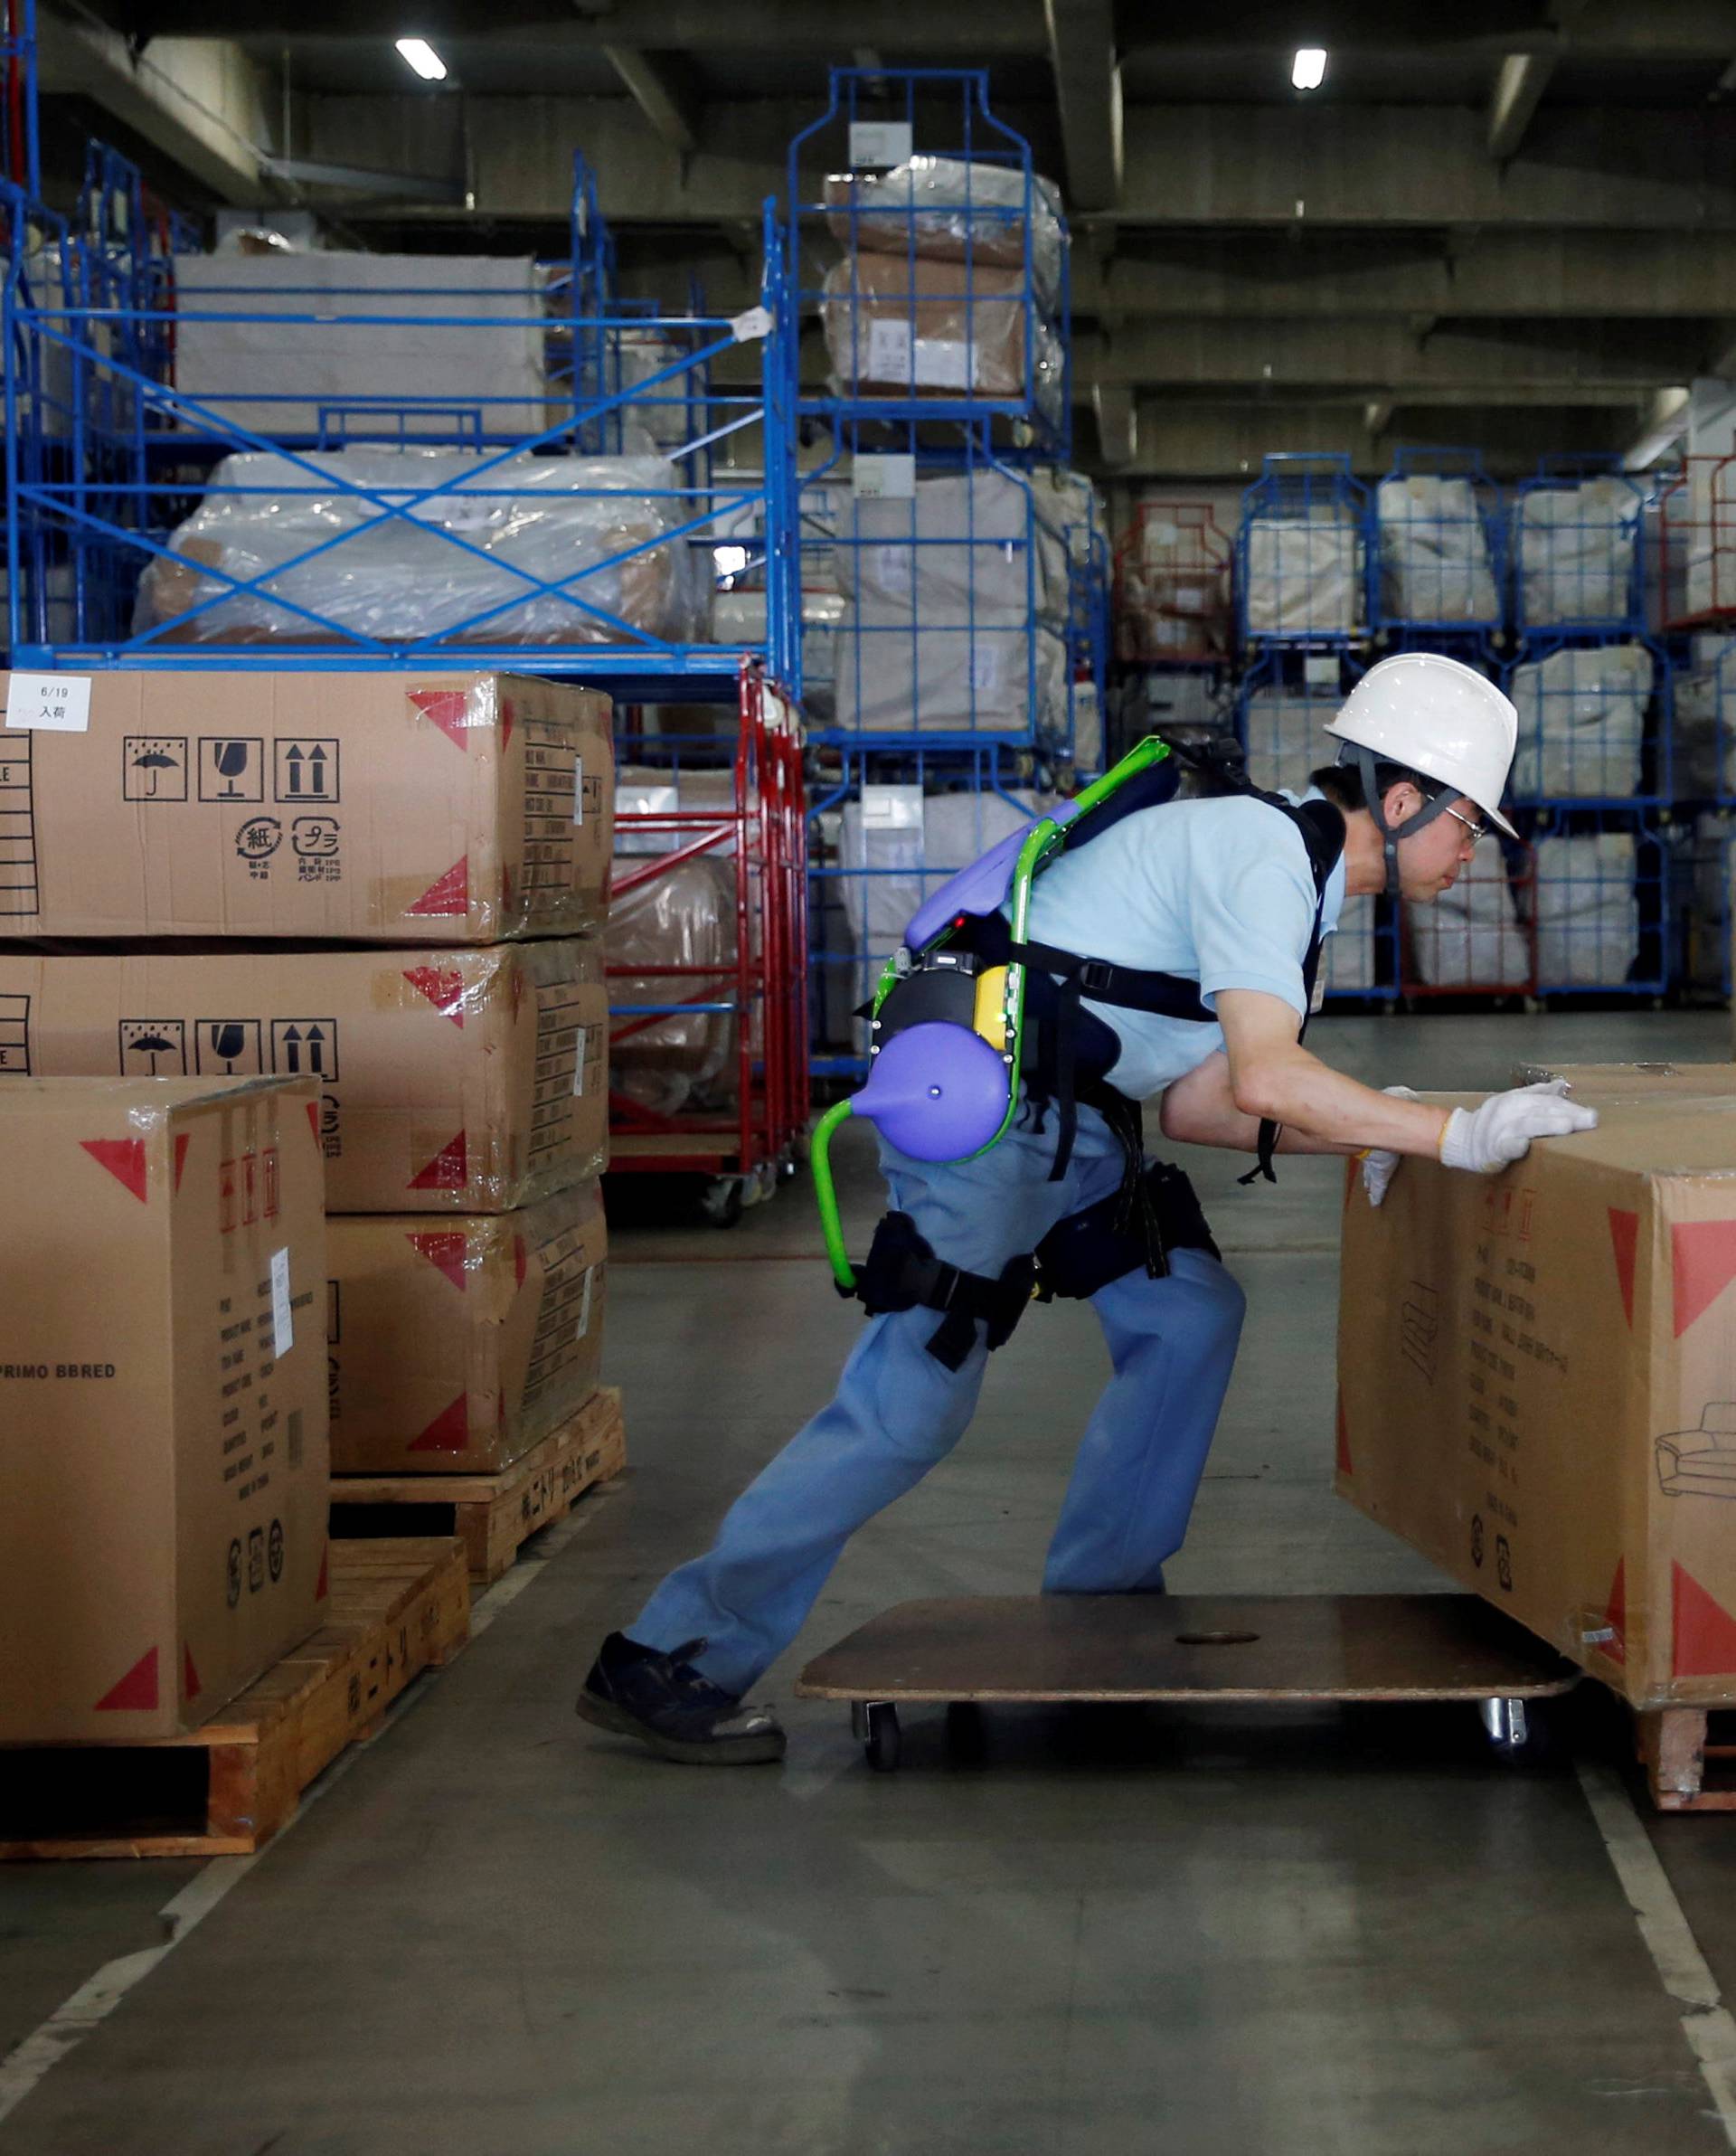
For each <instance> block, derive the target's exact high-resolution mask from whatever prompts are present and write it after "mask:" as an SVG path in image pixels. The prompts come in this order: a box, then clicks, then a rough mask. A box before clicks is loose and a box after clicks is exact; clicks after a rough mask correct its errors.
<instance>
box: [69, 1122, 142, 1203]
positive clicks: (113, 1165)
mask: <svg viewBox="0 0 1736 2156" xmlns="http://www.w3.org/2000/svg"><path fill="white" fill-rule="evenodd" d="M79 1143H80V1145H81V1146H82V1147H83V1148H84V1149H85V1151H86V1152H87V1153H89V1154H90V1158H92V1159H93V1160H94V1161H96V1162H98V1163H99V1166H101V1167H103V1168H107V1169H108V1170H109V1174H110V1175H111V1176H113V1177H114V1178H115V1180H116V1182H117V1183H124V1184H125V1185H126V1186H127V1189H128V1190H130V1191H131V1192H132V1194H133V1196H135V1197H136V1198H137V1200H138V1201H139V1203H140V1204H141V1205H143V1204H144V1203H145V1189H146V1184H145V1140H144V1139H142V1138H81V1139H80V1140H79Z"/></svg>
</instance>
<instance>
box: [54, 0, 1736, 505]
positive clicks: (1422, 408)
mask: <svg viewBox="0 0 1736 2156" xmlns="http://www.w3.org/2000/svg"><path fill="white" fill-rule="evenodd" d="M44 16H45V20H44V23H43V28H42V48H43V83H44V91H45V94H47V95H49V96H50V97H59V98H61V99H68V100H77V106H76V114H77V116H78V117H90V118H91V121H92V124H93V125H94V126H95V127H96V128H98V130H99V131H101V132H107V133H109V136H110V137H111V138H114V139H117V140H118V141H119V142H120V143H121V145H122V147H134V148H135V149H137V150H138V151H139V152H140V154H141V155H144V156H147V157H148V158H149V160H150V169H151V171H152V172H153V174H154V175H155V176H156V178H157V180H158V182H159V184H161V185H162V186H163V187H164V189H165V192H166V193H169V194H179V196H180V197H181V198H182V199H183V200H184V201H188V202H190V203H204V204H211V203H233V204H244V205H267V204H269V203H288V202H297V203H303V204H305V205H307V206H312V207H316V208H317V209H319V210H320V211H321V212H322V213H325V215H326V216H328V217H329V218H330V219H331V220H332V222H333V223H334V225H335V229H336V230H337V231H338V232H340V233H342V234H344V235H346V236H347V237H348V238H349V239H350V240H351V241H353V242H354V243H360V244H366V245H369V246H374V247H401V248H414V249H424V248H467V249H472V250H484V251H496V250H503V249H507V248H513V249H526V250H530V249H533V250H535V251H539V252H547V253H559V252H561V251H563V249H564V245H565V236H564V235H565V218H566V213H567V203H568V196H569V192H570V163H571V151H572V149H573V148H574V147H582V148H583V150H584V151H585V153H586V155H587V156H588V157H589V158H590V162H591V164H592V165H594V166H595V168H596V170H597V172H598V175H599V184H600V190H601V198H602V203H603V207H604V210H605V212H606V213H607V215H608V216H609V221H610V222H611V223H612V225H613V226H614V228H615V230H616V232H617V234H618V239H619V243H620V255H621V262H622V269H623V279H624V282H625V284H626V286H627V289H628V290H630V291H634V292H637V293H640V294H643V295H645V296H646V297H652V298H662V299H664V300H665V301H666V302H667V303H669V304H672V305H673V304H677V303H679V302H680V300H681V299H682V298H683V297H684V293H685V290H686V288H687V279H688V275H689V273H690V272H695V273H697V274H698V275H699V276H700V277H701V278H702V279H703V283H704V288H705V292H706V297H707V300H708V302H709V303H710V304H712V305H719V306H731V307H732V306H735V305H738V304H746V302H747V300H748V299H749V298H750V296H751V290H752V287H753V284H754V282H755V280H756V278H757V249H758V217H759V206H760V203H761V201H762V200H763V198H764V197H765V196H767V195H768V194H775V193H777V192H778V190H779V188H780V185H781V182H782V176H783V147H784V145H785V144H786V143H787V142H788V139H789V137H791V135H792V134H794V133H795V132H796V131H797V129H799V128H802V127H803V126H805V125H806V124H807V122H808V121H809V120H810V119H812V118H814V117H815V116H816V114H817V113H818V112H819V111H821V110H822V109H824V105H825V99H826V68H827V66H828V64H830V63H833V62H838V61H843V62H854V64H856V65H858V66H863V67H868V68H882V67H883V68H886V69H889V70H892V69H901V68H909V67H935V68H958V67H975V66H982V67H986V68H987V69H988V71H989V73H990V81H991V86H992V94H993V98H994V102H995V110H996V111H997V113H999V114H1001V115H1002V116H1003V117H1005V118H1006V119H1007V120H1008V121H1009V122H1011V123H1012V124H1013V125H1014V126H1015V127H1017V128H1020V129H1021V130H1022V131H1023V132H1024V133H1025V134H1026V135H1027V136H1028V137H1029V139H1030V141H1031V143H1032V145H1033V150H1034V151H1035V154H1036V156H1037V159H1038V162H1039V165H1040V166H1041V168H1042V169H1043V170H1045V171H1047V172H1050V173H1052V174H1053V175H1054V176H1055V177H1056V178H1057V179H1058V180H1060V181H1061V184H1062V185H1063V188H1064V190H1065V193H1066V195H1067V199H1068V203H1069V207H1070V212H1071V218H1072V224H1073V231H1074V235H1075V253H1074V281H1073V294H1074V317H1075V329H1076V359H1075V394H1076V397H1077V399H1078V401H1079V402H1080V406H1081V408H1082V409H1081V411H1080V422H1081V423H1080V428H1079V438H1080V451H1081V454H1082V455H1083V456H1084V457H1085V458H1086V459H1087V460H1090V461H1095V462H1097V463H1098V465H1099V468H1105V469H1111V470H1118V471H1121V472H1126V473H1128V474H1133V475H1137V474H1147V473H1148V474H1153V475H1162V476H1165V477H1183V476H1186V477H1198V478H1231V477H1234V476H1236V475H1238V474H1239V473H1241V471H1243V470H1244V469H1246V468H1247V467H1248V466H1249V464H1250V462H1257V460H1258V459H1259V457H1260V454H1261V453H1262V452H1263V451H1264V450H1266V449H1274V448H1286V449H1347V450H1349V451H1351V452H1352V453H1353V455H1354V458H1355V459H1356V462H1357V465H1358V467H1359V468H1362V469H1364V470H1379V469H1382V468H1384V466H1385V465H1386V464H1387V462H1388V461H1389V460H1390V455H1391V448H1392V443H1393V442H1394V441H1395V440H1400V439H1403V440H1412V441H1416V440H1433V441H1449V442H1464V443H1476V444H1478V445H1480V446H1482V447H1483V448H1484V449H1485V450H1486V454H1487V455H1488V456H1489V458H1490V460H1491V463H1492V464H1493V466H1494V467H1495V468H1497V469H1498V470H1501V471H1507V472H1511V471H1514V470H1517V469H1524V468H1530V467H1531V466H1532V465H1533V463H1534V461H1535V459H1536V458H1537V456H1538V455H1539V454H1541V453H1544V452H1547V451H1556V450H1578V449H1620V450H1623V451H1624V452H1629V451H1631V452H1634V453H1635V454H1636V455H1640V454H1643V453H1644V452H1645V450H1646V449H1650V450H1652V451H1653V452H1654V453H1656V449H1657V448H1658V446H1659V445H1660V444H1662V443H1663V442H1665V441H1667V440H1668V439H1669V437H1670V433H1671V430H1672V427H1673V425H1674V424H1675V412H1676V411H1677V409H1678V407H1679V406H1680V405H1681V404H1682V403H1683V402H1684V392H1685V389H1686V386H1687V384H1688V383H1691V382H1692V381H1693V380H1694V378H1695V377H1697V376H1702V375H1708V374H1723V373H1727V372H1736V5H1712V4H1710V0H1628V4H1626V5H1623V4H1621V0H1553V4H1552V5H1549V4H1543V0H1531V4H1529V5H1501V4H1499V0H1458V4H1457V5H1451V6H1443V5H1440V4H1439V0H1434V4H1433V5H1409V4H1408V0H1375V4H1366V5H1330V4H1326V0H1320V4H1318V5H1241V6H1239V5H1234V0H1226V4H1224V5H1218V6H1216V7H1212V8H1201V9H1192V10H1185V11H1184V10H1181V9H1176V8H1169V7H1161V6H1156V5H1126V4H1124V5H1119V6H1117V5H1112V4H1111V0H947V5H935V0H855V4H854V5H852V4H851V0H390V4H388V0H278V5H275V6H261V5H246V4H245V0H139V4H137V5H131V4H128V0H101V4H87V0H79V4H78V5H76V6H75V5H69V4H68V0H44ZM284 22H293V23H294V24H295V28H294V30H293V31H292V32H288V33H286V32H285V31H284V30H283V29H282V28H280V27H278V25H279V24H281V23H284ZM412 33H413V34H416V35H420V36H421V37H424V38H426V39H428V40H429V42H430V43H432V44H433V45H434V46H435V47H436V48H437V50H438V51H439V54H440V56H441V58H442V59H443V60H444V61H445V63H446V65H447V68H448V75H447V79H446V80H444V81H443V82H439V83H433V84H424V83H422V82H420V81H419V80H416V79H415V78H414V77H413V76H412V75H411V74H410V71H409V70H408V69H407V68H406V67H405V65H404V63H403V62H402V61H401V60H400V58H399V57H398V54H397V52H395V50H394V43H393V41H394V40H395V39H397V38H399V37H401V36H404V35H407V34H412ZM1301 44H1316V45H1321V46H1324V47H1325V48H1326V51H1327V53H1328V56H1329V57H1328V62H1327V71H1326V80H1325V82H1324V84H1323V85H1322V87H1321V88H1320V89H1319V90H1314V91H1311V92H1300V91H1297V90H1294V89H1292V87H1291V84H1290V62H1291V55H1292V52H1293V51H1294V49H1295V48H1296V47H1297V45H1301ZM52 110H53V108H52V105H51V107H50V113H51V116H52ZM49 132H50V134H51V137H52V134H53V129H52V124H51V128H50V130H49ZM68 132H69V133H70V132H71V130H68ZM919 147H920V134H919Z"/></svg>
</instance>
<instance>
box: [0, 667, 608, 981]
mask: <svg viewBox="0 0 1736 2156" xmlns="http://www.w3.org/2000/svg"><path fill="white" fill-rule="evenodd" d="M87 678H88V681H89V687H90V712H89V723H88V725H87V726H86V727H85V728H84V729H82V730H81V731H78V732H47V731H42V730H41V729H25V730H24V731H18V730H14V727H13V725H12V723H11V719H10V718H9V719H8V723H7V724H6V725H5V726H4V727H0V934H4V935H10V936H99V937H121V936H203V937H218V936H222V937H226V936H259V937H272V938H288V939H300V940H303V941H307V940H319V939H322V938H324V939H332V940H335V941H346V942H360V943H494V942H498V941H501V940H502V939H503V938H505V937H508V936H552V935H576V934H580V933H581V932H585V931H590V930H592V929H595V928H597V927H598V926H599V925H600V923H601V921H602V918H603V913H604V910H605V907H606V904H607V896H608V887H609V856H610V850H611V844H612V813H613V811H612V771H613V763H614V758H613V752H612V746H611V740H610V732H609V728H610V705H609V699H608V697H607V696H600V695H594V694H592V693H591V692H590V691H589V690H585V689H575V688H568V687H564V686H561V685H559V684H556V683H553V682H548V681H542V680H540V679H533V678H531V677H529V676H519V675H503V674H451V673H442V674H431V675H427V676H416V675H404V674H354V673H351V674H338V673H315V672H305V673H304V672H294V673H282V674H272V673H263V672H260V673H254V672H251V671H236V670H233V669H230V670H224V671H212V672H203V673H161V674H158V673H108V674H97V675H94V676H89V677H87ZM11 715H12V717H15V716H17V715H18V714H15V713H14V714H11ZM75 715H76V714H75Z"/></svg>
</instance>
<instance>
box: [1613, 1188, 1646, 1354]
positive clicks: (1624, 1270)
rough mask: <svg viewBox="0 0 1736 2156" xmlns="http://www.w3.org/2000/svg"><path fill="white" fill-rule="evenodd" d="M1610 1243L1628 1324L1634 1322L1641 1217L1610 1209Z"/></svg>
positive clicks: (1615, 1207) (1617, 1209)
mask: <svg viewBox="0 0 1736 2156" xmlns="http://www.w3.org/2000/svg"><path fill="white" fill-rule="evenodd" d="M1609 1243H1610V1246H1611V1248H1612V1249H1613V1250H1614V1252H1615V1253H1616V1278H1617V1280H1618V1281H1619V1282H1620V1283H1621V1307H1622V1309H1623V1310H1626V1311H1627V1313H1628V1324H1629V1326H1631V1325H1632V1324H1633V1322H1634V1261H1635V1259H1636V1258H1637V1255H1638V1252H1639V1215H1638V1214H1637V1213H1624V1212H1622V1211H1621V1210H1620V1209H1619V1208H1618V1207H1617V1206H1610V1208H1609Z"/></svg>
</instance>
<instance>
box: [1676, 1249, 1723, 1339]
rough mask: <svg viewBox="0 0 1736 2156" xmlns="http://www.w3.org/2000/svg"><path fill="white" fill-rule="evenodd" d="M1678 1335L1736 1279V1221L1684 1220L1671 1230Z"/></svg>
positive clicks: (1678, 1337) (1677, 1336) (1678, 1336)
mask: <svg viewBox="0 0 1736 2156" xmlns="http://www.w3.org/2000/svg"><path fill="white" fill-rule="evenodd" d="M1670 1245H1671V1260H1672V1265H1671V1272H1672V1277H1673V1279H1674V1281H1675V1337H1676V1338H1677V1339H1680V1338H1681V1337H1682V1335H1683V1334H1684V1332H1686V1330H1687V1329H1688V1328H1689V1326H1691V1325H1692V1324H1693V1323H1694V1319H1696V1318H1698V1317H1699V1316H1700V1315H1701V1314H1702V1313H1703V1311H1705V1310H1708V1309H1709V1308H1710V1307H1711V1306H1712V1304H1713V1303H1714V1302H1716V1301H1717V1300H1718V1298H1719V1296H1720V1295H1722V1293H1723V1291H1724V1290H1725V1289H1726V1288H1727V1287H1729V1285H1730V1283H1731V1281H1733V1280H1736V1220H1684V1221H1678V1222H1677V1224H1676V1225H1675V1227H1673V1228H1672V1229H1671V1230H1670Z"/></svg>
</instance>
